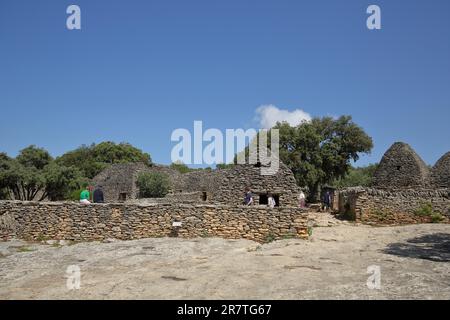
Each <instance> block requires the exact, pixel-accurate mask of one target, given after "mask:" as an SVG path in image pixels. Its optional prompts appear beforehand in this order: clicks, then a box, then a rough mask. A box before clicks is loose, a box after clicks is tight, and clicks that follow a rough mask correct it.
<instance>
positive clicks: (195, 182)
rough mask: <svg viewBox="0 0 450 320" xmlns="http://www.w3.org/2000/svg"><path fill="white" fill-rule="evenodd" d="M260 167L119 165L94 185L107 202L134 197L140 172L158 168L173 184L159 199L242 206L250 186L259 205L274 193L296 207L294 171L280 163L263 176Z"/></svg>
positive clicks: (136, 192) (99, 176)
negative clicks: (183, 168)
mask: <svg viewBox="0 0 450 320" xmlns="http://www.w3.org/2000/svg"><path fill="white" fill-rule="evenodd" d="M260 169H261V168H260V166H259V165H250V164H237V165H233V166H231V167H229V168H226V169H215V170H195V171H192V172H188V173H184V174H181V173H179V172H178V171H177V170H175V169H172V168H170V167H168V166H162V165H153V166H152V167H148V166H146V165H144V164H141V163H129V164H116V165H113V166H111V167H109V168H107V169H105V170H104V171H103V172H101V173H100V174H99V175H97V176H96V177H95V178H94V179H93V184H94V185H96V186H98V185H102V186H103V190H104V194H105V201H106V202H115V201H126V200H133V199H137V198H138V194H139V190H138V188H137V186H136V180H137V176H138V174H139V173H140V172H144V171H145V172H155V171H157V172H163V173H166V174H167V175H168V176H169V178H170V180H171V184H172V188H171V192H170V194H168V195H167V196H166V198H164V199H159V200H158V201H160V202H161V201H162V202H164V201H166V202H171V201H177V202H183V203H184V202H199V203H203V202H206V203H216V204H226V205H241V204H242V203H243V199H244V194H245V190H246V188H250V189H251V190H252V192H253V194H254V201H255V203H256V204H261V205H266V204H267V197H268V194H269V193H271V194H272V195H273V196H274V198H275V201H276V202H277V205H279V206H297V204H298V200H297V197H298V194H299V193H300V189H299V187H298V186H297V184H296V181H295V177H294V175H293V173H292V171H291V170H290V169H289V168H288V167H287V166H286V165H284V164H283V163H281V162H280V166H279V170H278V172H277V173H276V174H274V175H261V170H260ZM155 201H156V200H155ZM158 201H156V202H158Z"/></svg>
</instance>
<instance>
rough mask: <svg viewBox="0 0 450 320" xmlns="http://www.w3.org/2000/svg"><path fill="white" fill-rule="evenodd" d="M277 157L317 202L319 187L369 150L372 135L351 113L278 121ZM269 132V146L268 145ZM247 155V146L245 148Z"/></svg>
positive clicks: (341, 173) (335, 177)
mask: <svg viewBox="0 0 450 320" xmlns="http://www.w3.org/2000/svg"><path fill="white" fill-rule="evenodd" d="M274 129H278V130H279V137H280V150H279V155H280V159H281V160H282V161H283V162H284V163H285V164H286V165H287V166H288V167H289V168H290V169H291V170H292V172H293V173H294V176H295V179H296V181H297V183H298V185H299V186H301V187H307V188H308V189H309V200H310V201H316V200H317V196H318V194H319V189H320V187H321V186H323V185H326V184H331V182H333V181H334V180H336V179H340V178H343V177H344V176H345V175H346V174H347V172H348V171H349V169H350V168H351V161H357V160H358V159H359V154H360V153H370V151H371V149H372V148H373V142H372V138H370V137H369V136H368V135H367V134H366V133H365V132H364V130H363V129H362V128H361V127H359V126H358V125H356V124H355V123H354V122H353V121H352V118H351V117H350V116H341V117H339V118H338V119H334V118H331V117H324V118H314V119H312V120H311V121H309V122H303V123H301V124H299V125H298V126H296V127H291V126H290V125H289V124H288V123H286V122H283V123H277V125H276V126H275V127H274ZM270 135H271V132H270V131H269V134H268V147H269V148H270ZM245 152H246V155H247V156H248V148H247V149H246V150H245Z"/></svg>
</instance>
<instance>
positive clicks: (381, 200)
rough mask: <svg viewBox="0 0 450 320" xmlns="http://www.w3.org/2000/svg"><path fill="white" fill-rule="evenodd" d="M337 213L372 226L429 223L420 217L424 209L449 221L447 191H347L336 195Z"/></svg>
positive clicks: (427, 219) (449, 203)
mask: <svg viewBox="0 0 450 320" xmlns="http://www.w3.org/2000/svg"><path fill="white" fill-rule="evenodd" d="M338 197H339V198H338V202H339V211H340V212H341V213H343V214H345V215H346V216H347V218H349V219H351V220H356V221H359V222H366V223H375V224H409V223H428V222H432V216H431V215H421V214H420V210H421V208H422V207H423V206H424V205H427V204H431V206H432V209H433V212H436V213H439V214H440V215H441V216H442V217H443V220H442V221H441V222H444V223H445V222H446V223H448V222H449V221H450V189H439V190H433V189H428V190H425V189H422V190H414V189H408V190H382V189H372V188H361V187H357V188H348V189H345V190H342V191H340V192H339V194H338Z"/></svg>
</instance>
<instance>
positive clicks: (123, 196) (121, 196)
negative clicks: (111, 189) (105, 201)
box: [119, 192, 127, 201]
mask: <svg viewBox="0 0 450 320" xmlns="http://www.w3.org/2000/svg"><path fill="white" fill-rule="evenodd" d="M126 200H127V193H126V192H121V193H119V201H126Z"/></svg>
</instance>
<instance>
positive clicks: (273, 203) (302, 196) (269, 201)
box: [244, 188, 306, 208]
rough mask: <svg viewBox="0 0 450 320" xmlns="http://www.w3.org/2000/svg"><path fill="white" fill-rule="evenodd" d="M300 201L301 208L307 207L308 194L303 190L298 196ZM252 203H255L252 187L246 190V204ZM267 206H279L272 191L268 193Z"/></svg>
mask: <svg viewBox="0 0 450 320" xmlns="http://www.w3.org/2000/svg"><path fill="white" fill-rule="evenodd" d="M298 201H299V207H300V208H305V207H306V196H305V193H304V192H303V191H300V194H299V196H298ZM252 204H253V194H252V191H251V190H250V188H247V189H246V191H245V197H244V205H246V206H250V205H252ZM267 206H268V207H269V208H275V206H277V202H276V200H275V198H274V196H273V195H272V194H271V193H268V194H267Z"/></svg>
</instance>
